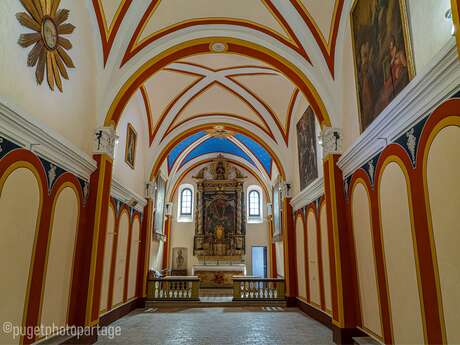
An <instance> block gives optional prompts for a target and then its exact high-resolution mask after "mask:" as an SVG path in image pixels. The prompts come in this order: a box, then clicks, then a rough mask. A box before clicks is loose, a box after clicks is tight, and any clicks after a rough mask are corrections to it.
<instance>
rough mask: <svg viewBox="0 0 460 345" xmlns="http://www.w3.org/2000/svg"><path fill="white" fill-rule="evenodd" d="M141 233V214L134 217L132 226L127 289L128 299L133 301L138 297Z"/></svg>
mask: <svg viewBox="0 0 460 345" xmlns="http://www.w3.org/2000/svg"><path fill="white" fill-rule="evenodd" d="M140 233H141V220H140V216H139V213H137V212H136V214H135V215H134V217H133V224H132V226H131V243H130V245H131V246H130V250H129V258H128V260H129V271H128V276H127V280H128V287H127V299H128V300H131V299H133V298H134V297H136V282H137V279H136V278H137V270H138V264H139V255H138V254H139V244H140Z"/></svg>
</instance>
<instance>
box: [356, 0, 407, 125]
mask: <svg viewBox="0 0 460 345" xmlns="http://www.w3.org/2000/svg"><path fill="white" fill-rule="evenodd" d="M363 1H364V2H365V3H366V5H367V8H366V9H367V10H369V11H372V10H374V11H375V12H377V10H380V11H381V12H379V13H378V15H376V14H375V12H374V13H373V14H374V16H373V17H371V16H367V17H366V20H369V21H370V20H372V19H373V20H374V21H375V20H377V24H380V25H381V26H380V27H381V28H385V36H384V40H383V42H379V40H378V38H379V35H380V34H381V33H382V32H380V31H379V30H378V29H379V28H378V27H373V26H372V25H367V26H366V27H365V28H364V29H363V31H368V32H367V35H366V34H363V32H362V31H361V32H359V33H358V32H356V30H355V29H356V28H355V23H356V20H355V19H356V17H357V15H356V11H357V8H358V6H359V5H360V4H361V2H363ZM372 3H374V4H375V6H374V7H373V6H372ZM387 3H388V4H389V5H388V7H387V8H381V9H377V0H354V2H353V6H352V9H351V12H350V28H351V41H352V56H353V66H354V71H355V87H356V97H357V102H358V119H359V126H360V131H361V133H362V132H364V130H365V129H366V128H367V127H368V126H369V125H370V124H371V123H372V122H373V121H374V120H375V119H376V118H377V117H378V116H379V115H380V114H381V112H382V111H383V110H384V109H385V108H386V107H387V106H388V104H390V103H391V102H392V100H393V99H394V98H395V97H396V96H397V95H398V94H399V93H400V92H401V91H402V90H403V89H404V88H405V87H406V86H407V85H408V84H409V82H410V81H411V80H412V79H413V78H414V76H415V63H414V57H413V50H412V49H413V48H412V43H411V34H410V29H409V20H408V10H407V3H406V0H388V2H387ZM396 5H397V6H398V7H397V8H399V14H400V18H397V17H395V16H394V13H393V12H391V14H389V13H388V12H390V11H388V12H387V13H386V15H387V16H385V13H384V11H385V10H388V9H389V8H391V9H393V8H395V6H396ZM362 18H363V17H361V19H362ZM369 18H372V19H369ZM395 19H396V20H399V21H400V25H401V27H400V30H401V33H400V34H401V35H400V36H397V35H396V34H395V32H394V30H398V28H393V27H390V26H389V25H387V24H388V21H389V20H393V23H394V21H395ZM374 24H375V23H374ZM382 24H383V25H382ZM397 24H399V23H397ZM358 25H359V24H358ZM398 26H399V25H398ZM369 32H373V33H375V32H376V33H377V37H370V36H371V35H370V34H369ZM359 34H361V35H363V37H364V36H367V40H366V43H365V44H363V43H362V42H358V41H360V40H361V41H362V38H363V37H359V36H358V35H359ZM380 38H381V37H380ZM401 41H402V42H401ZM385 43H388V45H386V44H385ZM357 44H359V48H360V49H359V52H358V51H357ZM398 44H400V45H401V46H398ZM375 47H377V49H376V50H377V53H375V52H374V51H373V49H374V48H375ZM384 47H387V48H388V50H386V49H385V48H384ZM402 48H404V50H403V51H402ZM398 49H401V50H399V51H398ZM358 53H359V57H358ZM374 54H375V55H376V56H378V58H375V56H374ZM385 54H388V56H386V57H384V55H385ZM392 54H394V55H393V56H391V55H392ZM364 60H367V61H366V62H367V63H366V62H363V61H364ZM378 62H380V63H381V65H379V64H378ZM396 62H398V64H397V63H396ZM359 63H361V65H360V64H359ZM375 66H378V68H375V69H374V70H372V69H373V68H374V67H375ZM360 67H361V68H360ZM363 68H365V69H366V71H365V72H362V71H363ZM375 71H378V72H377V73H375ZM401 71H402V72H401ZM361 73H363V74H364V73H366V74H367V75H366V76H368V77H370V78H369V79H372V78H373V79H374V80H376V82H374V83H369V81H368V80H366V83H365V84H366V85H367V86H368V85H372V87H369V86H368V87H367V88H366V90H364V87H362V84H363V81H362V80H361V78H360V74H361ZM372 73H374V74H372ZM394 75H396V77H395V76H394ZM379 86H380V89H379V88H378V87H379ZM371 90H372V91H373V92H371ZM362 93H363V94H364V95H366V96H367V97H366V98H367V102H365V101H363V99H362ZM373 96H374V97H375V98H373ZM363 103H365V105H366V106H365V107H364V106H363ZM363 108H364V109H363Z"/></svg>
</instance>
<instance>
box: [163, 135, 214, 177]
mask: <svg viewBox="0 0 460 345" xmlns="http://www.w3.org/2000/svg"><path fill="white" fill-rule="evenodd" d="M205 135H206V132H204V131H201V132H198V133H195V134H193V135H191V136H189V137H187V138H186V139H184V140H182V141H181V142H180V143H178V144H177V145H176V146H174V148H173V149H172V150H171V152H170V153H169V154H168V172H169V171H171V168H172V167H173V165H174V162H175V161H176V159H177V157H179V156H180V154H181V153H182V152H183V151H184V150H185V149H186V148H187V147H189V146H190V145H192V144H193V143H194V142H195V141H197V140H198V139H200V138H202V137H204V136H205Z"/></svg>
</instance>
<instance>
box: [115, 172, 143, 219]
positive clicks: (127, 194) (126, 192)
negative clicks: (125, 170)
mask: <svg viewBox="0 0 460 345" xmlns="http://www.w3.org/2000/svg"><path fill="white" fill-rule="evenodd" d="M110 195H112V196H113V197H114V198H115V199H117V200H120V201H121V202H124V203H125V204H127V205H128V206H131V205H129V203H128V201H129V200H132V199H134V200H136V201H137V205H136V206H134V209H135V210H136V211H139V212H140V213H142V212H144V207H145V206H146V205H147V200H146V199H145V198H144V197H143V196H141V195H139V194H137V193H135V192H133V191H132V190H131V189H129V188H126V187H125V186H123V185H122V184H121V183H120V182H119V181H118V180H116V179H114V178H112V186H111V191H110Z"/></svg>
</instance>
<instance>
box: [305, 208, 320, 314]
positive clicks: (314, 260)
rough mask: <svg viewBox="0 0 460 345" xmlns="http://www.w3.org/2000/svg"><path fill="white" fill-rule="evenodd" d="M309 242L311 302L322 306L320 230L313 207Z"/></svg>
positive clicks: (308, 215) (308, 230)
mask: <svg viewBox="0 0 460 345" xmlns="http://www.w3.org/2000/svg"><path fill="white" fill-rule="evenodd" d="M307 244H308V259H307V262H308V273H309V289H310V303H311V304H313V305H314V306H316V307H318V308H320V307H321V294H320V283H319V258H318V232H317V228H316V216H315V212H314V211H313V210H312V209H310V210H309V211H308V213H307Z"/></svg>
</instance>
